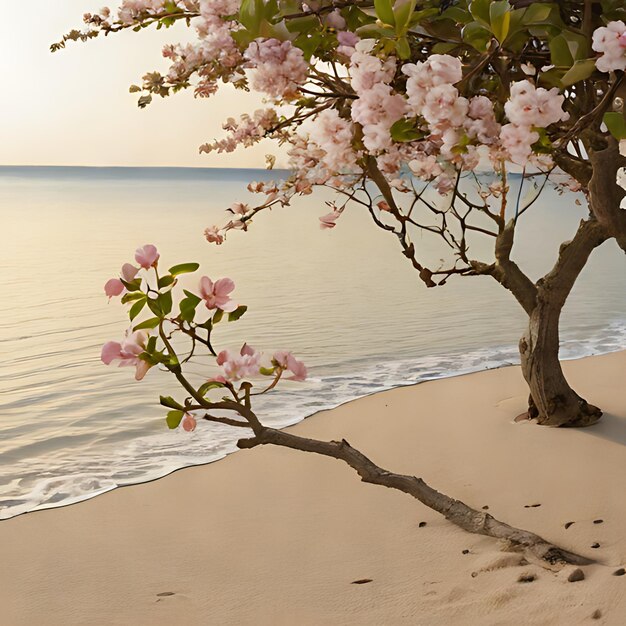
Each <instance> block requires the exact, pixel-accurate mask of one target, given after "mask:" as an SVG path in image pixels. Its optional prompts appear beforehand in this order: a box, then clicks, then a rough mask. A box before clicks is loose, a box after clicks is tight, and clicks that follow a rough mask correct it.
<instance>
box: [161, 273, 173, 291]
mask: <svg viewBox="0 0 626 626" xmlns="http://www.w3.org/2000/svg"><path fill="white" fill-rule="evenodd" d="M175 280H176V279H175V278H174V277H173V276H170V275H169V274H166V275H165V276H161V278H159V282H158V286H159V289H163V288H164V287H169V286H170V285H172V284H173V283H174V281H175Z"/></svg>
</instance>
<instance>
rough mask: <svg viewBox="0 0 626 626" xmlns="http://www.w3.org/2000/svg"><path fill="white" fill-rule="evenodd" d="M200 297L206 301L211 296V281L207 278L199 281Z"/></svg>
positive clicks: (204, 277)
mask: <svg viewBox="0 0 626 626" xmlns="http://www.w3.org/2000/svg"><path fill="white" fill-rule="evenodd" d="M200 295H201V296H202V297H203V298H204V299H205V300H206V299H207V298H208V297H209V296H212V295H213V281H212V280H211V279H210V278H209V277H208V276H203V277H202V278H201V279H200Z"/></svg>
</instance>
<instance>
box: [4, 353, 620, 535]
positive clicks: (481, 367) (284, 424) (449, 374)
mask: <svg viewBox="0 0 626 626" xmlns="http://www.w3.org/2000/svg"><path fill="white" fill-rule="evenodd" d="M564 351H565V354H566V356H564V357H562V358H561V361H562V362H567V361H573V360H574V361H575V360H580V359H586V358H590V357H596V356H604V355H607V354H613V353H615V352H622V351H625V348H617V349H613V350H609V351H606V352H593V353H591V354H584V355H582V356H580V355H577V354H573V355H572V353H571V352H568V351H567V349H565V350H564ZM489 354H493V355H498V356H497V357H490V356H489ZM515 354H517V350H516V349H515V350H514V349H513V348H511V347H510V346H508V347H507V346H494V347H492V348H490V349H489V350H488V351H487V353H486V354H482V351H481V350H479V351H471V352H469V353H468V358H470V359H472V358H473V359H475V358H478V360H477V361H476V362H475V363H472V364H471V365H470V366H469V367H462V368H457V369H445V368H444V369H442V370H441V371H439V372H437V373H435V374H431V373H426V374H425V375H423V377H422V375H421V374H417V375H416V374H413V373H411V374H409V373H407V380H406V381H405V382H395V383H393V382H391V381H392V380H393V378H394V376H392V377H391V379H390V380H389V381H388V384H389V385H390V386H386V385H385V384H384V383H383V384H379V385H378V386H374V388H373V389H372V390H369V391H367V390H365V389H361V390H359V391H357V392H355V393H357V394H358V395H356V397H347V398H345V399H340V400H339V401H338V403H337V404H334V403H333V404H330V403H328V402H321V404H322V406H320V407H319V408H317V409H316V410H314V411H313V412H312V413H308V414H303V415H300V411H301V410H302V408H303V407H299V406H298V405H297V402H296V405H295V406H294V407H293V409H294V410H293V413H294V414H298V417H296V418H290V419H285V418H283V419H281V420H280V423H279V424H277V425H275V426H276V427H277V428H281V429H283V428H289V427H291V426H294V425H296V424H299V423H301V422H303V421H305V420H307V419H309V418H311V417H315V416H316V415H318V414H319V413H323V412H325V411H328V410H334V409H336V408H339V407H342V406H344V405H346V404H349V403H351V402H355V401H358V400H360V399H363V398H368V397H371V396H373V395H376V394H379V393H385V392H387V391H392V390H394V389H401V388H405V387H413V386H416V385H420V384H422V383H425V382H432V381H436V380H447V379H454V378H457V377H462V376H468V375H472V374H476V373H480V372H489V371H493V370H498V369H501V368H507V367H518V366H519V363H516V362H512V359H511V358H509V357H511V356H513V355H515ZM477 355H480V356H479V357H477ZM460 356H461V355H458V354H452V353H442V354H435V355H429V356H427V357H423V359H422V361H424V362H425V364H423V367H425V368H426V372H428V370H429V369H430V370H431V371H436V369H437V367H439V366H438V365H437V363H441V362H446V361H452V360H454V359H456V358H460ZM430 359H432V360H433V361H434V365H433V364H429V365H430V367H428V366H427V365H426V364H428V360H430ZM498 359H499V360H500V361H501V362H499V363H498ZM494 362H495V363H496V364H495V365H490V363H494ZM399 363H400V364H401V363H404V361H400V362H399ZM417 363H419V361H406V364H407V366H408V367H415V365H416V364H417ZM395 367H396V369H398V364H395ZM420 367H422V366H420ZM367 373H368V372H367V370H357V371H356V372H354V373H353V374H352V375H351V378H352V379H353V380H355V381H356V380H358V379H360V378H365V377H367ZM396 376H397V374H396ZM415 376H417V378H415ZM337 377H339V378H340V379H341V380H343V379H349V378H350V376H348V375H347V374H339V375H333V376H329V378H331V379H333V380H334V379H336V378H337ZM411 377H413V380H411ZM324 378H325V377H321V378H320V377H313V380H315V381H316V382H317V384H321V387H322V389H324V390H326V393H328V389H330V388H331V386H332V383H331V382H330V381H326V382H323V381H324ZM318 379H319V380H318ZM343 384H345V381H344V383H343ZM313 391H314V390H312V392H313ZM283 398H289V395H287V394H285V395H283ZM303 398H305V396H304V395H303V397H302V398H299V400H298V401H300V402H302V401H303ZM340 398H341V396H340ZM277 400H278V398H277ZM273 408H274V409H275V408H276V407H273ZM265 412H267V411H265ZM270 413H271V411H270ZM235 432H236V434H237V435H239V434H240V433H238V432H237V431H235ZM164 434H166V435H167V434H169V435H171V434H172V433H167V432H165V431H163V432H160V433H158V434H157V435H156V436H157V437H163V435H164ZM207 434H208V435H209V437H210V433H207ZM143 439H145V444H149V441H150V436H143V437H139V438H137V439H129V440H127V441H126V442H125V445H126V446H131V445H136V444H137V442H140V441H142V440H143ZM176 443H180V442H176ZM222 445H223V444H222ZM120 450H124V448H120ZM235 452H239V450H238V449H237V448H236V447H235V446H234V443H233V445H232V446H228V445H227V446H226V447H225V448H222V449H216V450H214V451H212V455H214V456H211V457H210V458H207V460H203V461H200V462H197V463H189V464H186V465H182V464H181V465H176V464H173V466H171V467H169V468H164V471H163V473H161V470H160V469H159V470H157V471H153V472H152V473H150V474H148V475H147V476H145V477H143V476H138V477H136V478H133V479H132V480H131V481H130V482H122V483H118V484H115V485H107V486H102V487H100V488H97V489H94V490H93V492H89V493H81V494H78V495H75V496H68V497H67V501H61V502H53V503H44V504H37V505H34V506H32V508H28V509H27V510H21V511H19V512H17V513H13V514H11V515H8V516H6V513H7V511H6V509H5V510H4V511H3V510H2V507H1V506H0V524H2V522H4V521H7V520H9V519H14V518H16V517H20V516H22V515H25V514H27V513H33V512H36V511H48V510H54V509H58V508H64V507H67V506H72V505H74V504H79V503H81V502H86V501H88V500H91V499H93V498H96V497H99V496H101V495H104V494H106V493H110V492H111V491H115V490H117V489H121V488H124V487H132V486H135V485H144V484H148V483H151V482H153V481H155V480H160V479H162V478H165V477H167V476H170V475H171V474H173V473H175V472H178V471H180V470H182V469H185V468H188V467H203V466H205V465H210V464H212V463H215V462H216V461H221V460H223V459H224V458H226V457H228V456H230V455H231V454H233V453H235ZM122 467H123V466H122ZM122 467H120V469H122ZM55 478H58V479H59V480H64V479H65V478H66V477H65V476H63V475H59V476H55ZM69 478H71V476H70V477H69ZM94 478H95V479H97V478H96V476H94ZM34 487H36V485H35V486H34ZM68 487H70V488H71V485H68ZM19 497H20V496H19V495H17V494H16V495H15V496H14V498H19ZM1 503H2V501H1V500H0V504H1ZM17 508H20V507H17ZM3 514H4V515H3Z"/></svg>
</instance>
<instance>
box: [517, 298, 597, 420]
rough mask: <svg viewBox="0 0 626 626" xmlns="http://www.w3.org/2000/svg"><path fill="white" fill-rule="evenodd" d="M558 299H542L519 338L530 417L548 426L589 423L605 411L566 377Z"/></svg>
mask: <svg viewBox="0 0 626 626" xmlns="http://www.w3.org/2000/svg"><path fill="white" fill-rule="evenodd" d="M560 315H561V306H560V305H559V303H552V302H549V301H547V302H546V301H541V302H539V303H538V304H537V306H536V307H535V309H534V311H533V312H532V313H531V315H530V319H529V323H528V330H527V332H526V333H525V335H524V336H523V337H522V339H521V340H520V344H519V347H520V356H521V360H522V372H523V374H524V378H525V379H526V382H527V383H528V386H529V388H530V399H529V409H528V417H529V418H531V419H532V418H535V419H536V420H537V422H538V423H539V424H542V425H545V426H590V425H591V424H595V422H597V421H598V420H599V419H600V417H601V416H602V411H601V410H600V409H599V408H598V407H596V406H593V405H592V404H589V403H588V402H587V401H586V400H585V399H584V398H581V397H580V396H579V395H578V394H577V393H576V392H575V391H574V390H573V389H572V388H571V387H570V386H569V384H568V382H567V380H565V376H564V374H563V370H562V368H561V363H560V362H559V317H560Z"/></svg>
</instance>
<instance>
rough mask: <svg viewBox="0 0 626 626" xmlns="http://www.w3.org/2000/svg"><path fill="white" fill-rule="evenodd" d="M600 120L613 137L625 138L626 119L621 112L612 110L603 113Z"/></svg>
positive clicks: (619, 139)
mask: <svg viewBox="0 0 626 626" xmlns="http://www.w3.org/2000/svg"><path fill="white" fill-rule="evenodd" d="M602 121H603V122H604V123H605V125H606V127H607V128H608V129H609V132H610V133H611V135H613V137H615V139H617V140H618V141H621V140H622V139H626V120H625V119H624V116H623V115H622V113H617V112H613V111H611V112H609V113H605V114H604V117H603V118H602Z"/></svg>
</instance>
